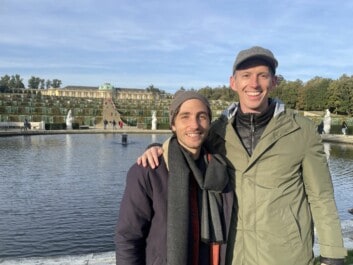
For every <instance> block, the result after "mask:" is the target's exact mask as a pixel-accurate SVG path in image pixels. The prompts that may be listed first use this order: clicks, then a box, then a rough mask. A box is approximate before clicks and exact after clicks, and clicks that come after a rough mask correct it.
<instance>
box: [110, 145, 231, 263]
mask: <svg viewBox="0 0 353 265" xmlns="http://www.w3.org/2000/svg"><path fill="white" fill-rule="evenodd" d="M165 153H167V152H165ZM167 193H168V170H167V165H166V163H165V158H164V157H161V159H160V166H159V167H158V168H156V169H153V170H152V169H150V168H144V167H142V166H138V165H136V164H135V165H133V166H132V167H131V168H130V170H129V172H128V174H127V180H126V189H125V193H124V196H123V199H122V201H121V205H120V212H119V219H118V223H117V228H116V236H115V243H116V264H119V265H126V264H129V265H132V264H153V265H157V264H167V198H168V194H167ZM222 199H223V208H224V217H225V224H226V231H227V232H228V231H229V224H230V218H231V214H232V210H233V200H234V191H233V189H232V188H231V185H228V186H227V188H226V190H225V191H224V193H222ZM185 244H188V242H185ZM174 254H177V253H174ZM202 258H205V260H200V264H208V258H209V257H208V255H207V256H205V257H202ZM225 259H226V244H222V245H221V257H220V264H222V265H224V264H225Z"/></svg>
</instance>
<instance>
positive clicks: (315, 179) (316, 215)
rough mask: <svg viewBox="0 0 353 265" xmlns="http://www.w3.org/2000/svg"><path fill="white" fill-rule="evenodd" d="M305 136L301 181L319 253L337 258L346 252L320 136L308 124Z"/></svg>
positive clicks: (313, 127)
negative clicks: (306, 197)
mask: <svg viewBox="0 0 353 265" xmlns="http://www.w3.org/2000/svg"><path fill="white" fill-rule="evenodd" d="M304 139H305V141H306V143H307V152H306V153H305V155H304V159H303V163H302V166H303V168H302V169H303V180H304V185H305V190H306V193H307V196H308V201H309V203H310V209H311V213H312V215H313V220H314V225H315V228H316V232H317V236H318V241H319V242H318V243H319V246H320V254H321V256H322V257H326V258H336V259H340V258H343V257H344V256H346V255H347V250H346V249H345V248H344V247H343V238H342V231H341V224H340V219H339V216H338V211H337V207H336V203H335V198H334V190H333V185H332V179H331V175H330V171H329V167H328V162H327V158H326V154H325V151H324V147H323V144H322V141H321V137H320V135H319V134H318V133H317V132H316V128H315V126H309V129H308V131H307V133H306V137H305V138H303V140H304Z"/></svg>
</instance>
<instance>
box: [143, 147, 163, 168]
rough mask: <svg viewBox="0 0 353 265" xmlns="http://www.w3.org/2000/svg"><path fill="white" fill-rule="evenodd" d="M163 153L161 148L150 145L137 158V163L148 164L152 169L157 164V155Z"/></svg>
mask: <svg viewBox="0 0 353 265" xmlns="http://www.w3.org/2000/svg"><path fill="white" fill-rule="evenodd" d="M162 154H163V148H162V147H159V146H152V147H150V148H148V149H147V150H146V151H145V152H144V153H143V154H142V155H141V156H139V157H138V158H137V161H136V162H137V164H138V165H142V166H143V167H147V166H148V165H149V166H150V167H151V168H152V169H154V168H156V167H158V166H159V161H158V157H160V156H161V155H162Z"/></svg>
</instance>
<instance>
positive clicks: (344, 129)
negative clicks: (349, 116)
mask: <svg viewBox="0 0 353 265" xmlns="http://www.w3.org/2000/svg"><path fill="white" fill-rule="evenodd" d="M341 129H342V134H343V135H347V130H348V125H347V123H346V121H343V122H342V126H341Z"/></svg>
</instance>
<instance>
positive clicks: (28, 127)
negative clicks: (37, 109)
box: [23, 118, 31, 131]
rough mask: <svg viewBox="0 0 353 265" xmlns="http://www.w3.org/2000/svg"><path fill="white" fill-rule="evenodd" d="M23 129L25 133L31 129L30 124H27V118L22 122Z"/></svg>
mask: <svg viewBox="0 0 353 265" xmlns="http://www.w3.org/2000/svg"><path fill="white" fill-rule="evenodd" d="M23 127H24V130H25V131H27V129H31V124H30V123H29V122H28V120H27V118H25V120H24V122H23Z"/></svg>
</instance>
